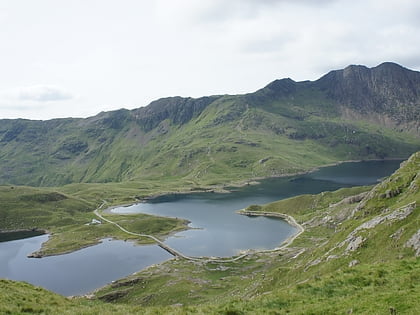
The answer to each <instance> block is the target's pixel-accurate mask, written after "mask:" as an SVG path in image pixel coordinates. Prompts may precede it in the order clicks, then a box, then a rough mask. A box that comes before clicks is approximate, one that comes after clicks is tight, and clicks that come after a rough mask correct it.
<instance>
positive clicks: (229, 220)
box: [0, 161, 401, 295]
mask: <svg viewBox="0 0 420 315" xmlns="http://www.w3.org/2000/svg"><path fill="white" fill-rule="evenodd" d="M400 162H401V161H367V162H357V163H344V164H340V165H337V166H333V167H327V168H322V169H320V170H319V171H316V172H313V173H311V174H307V175H303V176H296V177H291V178H271V179H266V180H263V181H261V184H260V185H256V186H246V187H242V188H236V189H235V191H234V192H233V193H230V194H218V193H200V194H190V195H171V196H167V197H164V198H159V199H158V200H155V201H154V202H151V203H142V204H137V205H134V206H130V207H121V208H117V209H115V211H116V212H143V213H151V214H158V215H165V216H172V217H179V218H184V219H188V220H190V221H191V227H193V228H197V229H193V230H188V231H183V232H180V233H177V234H176V235H175V236H173V237H170V238H168V239H167V240H166V241H165V243H167V244H168V245H170V246H171V247H173V248H175V249H178V250H180V251H181V252H183V253H184V254H187V255H192V256H231V255H233V254H236V253H238V251H240V250H245V249H271V248H275V247H277V246H278V245H280V244H281V243H282V242H283V241H284V240H285V239H286V238H287V237H288V236H290V235H291V234H293V233H294V228H293V227H291V226H290V225H288V224H287V223H285V222H284V221H282V220H279V219H273V218H266V217H246V216H241V215H238V214H236V213H235V211H236V210H239V209H242V208H245V207H247V206H248V205H250V204H264V203H267V202H271V201H275V200H279V199H284V198H287V197H291V196H295V195H299V194H307V193H310V194H314V193H319V192H322V191H327V190H336V189H338V188H342V187H350V186H355V185H368V184H374V183H376V182H377V181H378V179H380V178H382V177H385V176H388V175H390V174H391V173H392V172H393V171H394V170H395V169H397V168H398V167H399V164H400ZM47 238H48V236H47V235H42V236H37V237H32V238H26V239H21V240H14V241H7V242H0V277H1V278H8V279H14V280H23V281H27V282H30V283H33V284H35V285H40V286H43V287H45V288H47V289H49V290H52V291H55V292H57V293H61V294H63V295H78V294H84V293H87V292H90V291H92V290H94V289H95V288H98V287H101V286H103V285H105V284H107V283H109V282H111V281H112V280H116V279H119V278H122V277H124V276H127V275H129V274H131V273H133V272H135V271H138V270H141V269H143V268H145V267H147V266H150V265H152V264H156V263H159V262H162V261H164V260H167V259H168V258H170V257H171V256H170V255H169V254H168V253H167V252H166V251H164V250H163V249H161V248H160V247H158V246H156V245H149V246H134V245H133V244H132V243H130V242H124V241H115V240H112V241H111V240H105V241H103V242H102V243H101V244H99V245H96V246H91V247H88V248H85V249H82V250H79V251H76V252H73V253H70V254H66V255H60V256H54V257H45V258H42V259H34V258H31V259H29V258H26V255H27V254H29V253H31V252H34V251H36V250H37V249H39V248H40V246H41V244H42V243H43V242H45V241H46V240H47Z"/></svg>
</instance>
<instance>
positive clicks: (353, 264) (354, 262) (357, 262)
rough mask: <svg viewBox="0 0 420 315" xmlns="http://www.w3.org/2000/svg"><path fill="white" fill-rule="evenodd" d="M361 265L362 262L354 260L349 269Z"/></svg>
mask: <svg viewBox="0 0 420 315" xmlns="http://www.w3.org/2000/svg"><path fill="white" fill-rule="evenodd" d="M358 264H360V261H358V260H357V259H354V260H352V261H351V262H349V267H350V268H351V267H354V266H356V265H358Z"/></svg>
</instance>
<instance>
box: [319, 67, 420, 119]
mask: <svg viewBox="0 0 420 315" xmlns="http://www.w3.org/2000/svg"><path fill="white" fill-rule="evenodd" d="M314 85H315V86H317V87H319V88H320V89H321V90H323V91H325V92H326V93H327V95H328V96H329V97H330V98H332V99H333V100H335V101H336V102H338V103H340V104H343V105H344V107H347V108H352V109H355V110H356V111H358V112H362V113H381V114H385V115H386V116H388V117H390V118H391V119H392V120H394V121H396V122H398V123H406V122H412V121H417V122H419V121H420V106H419V105H420V73H419V72H417V71H411V70H409V69H406V68H404V67H402V66H400V65H398V64H395V63H391V62H385V63H383V64H381V65H379V66H377V67H374V68H367V67H365V66H357V65H351V66H348V67H347V68H345V69H343V70H336V71H331V72H330V73H328V74H326V75H325V76H323V77H322V78H320V79H319V80H317V81H315V82H314Z"/></svg>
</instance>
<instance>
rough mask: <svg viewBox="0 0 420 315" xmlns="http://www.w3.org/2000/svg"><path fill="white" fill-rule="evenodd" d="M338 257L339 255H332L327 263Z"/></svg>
mask: <svg viewBox="0 0 420 315" xmlns="http://www.w3.org/2000/svg"><path fill="white" fill-rule="evenodd" d="M338 257H339V256H337V255H330V256H328V257H327V261H330V260H332V259H337V258H338Z"/></svg>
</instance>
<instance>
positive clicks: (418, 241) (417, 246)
mask: <svg viewBox="0 0 420 315" xmlns="http://www.w3.org/2000/svg"><path fill="white" fill-rule="evenodd" d="M405 246H406V247H412V248H413V249H414V250H415V252H416V254H415V255H416V257H418V256H420V229H419V230H418V231H417V233H415V234H414V235H413V236H412V237H411V238H410V239H409V240H408V241H407V243H406V244H405Z"/></svg>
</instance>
